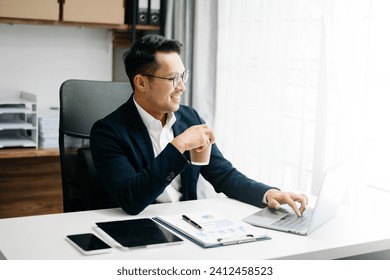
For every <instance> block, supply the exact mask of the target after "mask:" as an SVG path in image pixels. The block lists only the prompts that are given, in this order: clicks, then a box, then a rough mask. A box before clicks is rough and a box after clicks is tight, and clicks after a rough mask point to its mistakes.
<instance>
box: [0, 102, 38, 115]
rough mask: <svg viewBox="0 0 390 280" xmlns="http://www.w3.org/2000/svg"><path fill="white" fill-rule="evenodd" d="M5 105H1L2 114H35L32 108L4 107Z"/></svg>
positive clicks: (0, 111) (0, 112)
mask: <svg viewBox="0 0 390 280" xmlns="http://www.w3.org/2000/svg"><path fill="white" fill-rule="evenodd" d="M2 105H3V104H1V103H0V114H32V113H35V112H33V111H32V110H31V109H30V108H26V107H14V108H11V107H7V108H4V107H2Z"/></svg>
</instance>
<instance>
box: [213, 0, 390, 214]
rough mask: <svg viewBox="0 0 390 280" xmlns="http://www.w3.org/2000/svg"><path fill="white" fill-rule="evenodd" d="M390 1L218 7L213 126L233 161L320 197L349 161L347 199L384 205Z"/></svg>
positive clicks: (388, 192)
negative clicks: (330, 175)
mask: <svg viewBox="0 0 390 280" xmlns="http://www.w3.org/2000/svg"><path fill="white" fill-rule="evenodd" d="M389 36H390V1H388V0H295V1H291V0H246V1H240V0H224V1H219V3H218V37H217V42H218V55H217V76H216V81H217V85H216V114H215V130H216V134H217V142H218V144H219V146H220V147H221V149H222V151H223V152H224V154H225V156H226V157H227V158H229V159H230V160H231V161H232V162H233V163H234V164H235V165H236V167H237V168H238V169H239V170H241V171H243V172H244V173H245V174H247V175H249V176H250V177H252V178H255V179H257V180H259V181H262V182H264V183H268V184H270V185H273V186H278V187H281V188H282V189H291V190H294V191H298V192H307V193H313V194H317V193H318V188H319V185H320V183H321V181H322V177H323V175H324V172H325V170H326V169H327V168H328V167H329V166H332V165H334V164H337V163H340V162H349V163H351V162H352V163H354V167H353V172H354V173H353V176H352V177H350V178H349V183H350V186H349V188H348V191H347V195H346V197H345V199H344V202H345V203H346V204H349V205H351V206H355V207H360V206H365V207H366V206H369V207H370V208H369V209H371V210H372V211H380V210H381V209H384V207H385V206H386V204H387V203H389V202H390V175H389V174H390V172H389V171H390V129H389V128H388V123H389V122H390V83H389V81H390V70H389V67H388V66H389V65H390V51H389V50H390V38H389Z"/></svg>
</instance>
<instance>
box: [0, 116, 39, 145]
mask: <svg viewBox="0 0 390 280" xmlns="http://www.w3.org/2000/svg"><path fill="white" fill-rule="evenodd" d="M15 129H25V130H32V129H37V127H36V126H34V125H33V124H32V123H28V122H25V121H23V120H13V121H1V122H0V131H1V130H15ZM0 141H1V140H0Z"/></svg>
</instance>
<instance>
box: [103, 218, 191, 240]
mask: <svg viewBox="0 0 390 280" xmlns="http://www.w3.org/2000/svg"><path fill="white" fill-rule="evenodd" d="M96 225H97V226H98V227H99V228H100V229H102V230H103V231H104V232H106V233H107V234H108V235H110V236H111V237H112V238H113V239H115V240H116V241H117V242H118V243H119V244H121V245H122V246H123V247H145V246H148V245H157V244H165V243H166V244H169V243H177V242H182V241H183V240H182V239H180V238H179V237H178V236H176V235H175V234H174V233H172V232H170V231H169V230H167V229H165V228H164V227H162V226H161V225H159V224H158V223H156V222H155V221H153V220H152V219H149V218H142V219H132V220H123V221H110V222H99V223H96Z"/></svg>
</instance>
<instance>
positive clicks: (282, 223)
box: [243, 165, 350, 235]
mask: <svg viewBox="0 0 390 280" xmlns="http://www.w3.org/2000/svg"><path fill="white" fill-rule="evenodd" d="M348 174H350V173H349V171H348V170H347V166H346V165H338V166H332V167H330V168H328V169H327V170H326V172H325V174H324V177H323V180H322V184H321V187H320V190H319V194H318V197H317V200H316V203H315V205H314V207H307V208H306V210H305V211H304V212H303V214H302V216H301V217H298V216H297V215H296V214H295V212H294V211H293V210H292V209H291V208H290V207H289V206H288V205H283V206H282V207H281V208H280V209H272V208H269V207H266V208H263V209H262V210H260V211H258V212H256V213H254V214H252V215H250V216H248V217H246V218H244V219H243V221H244V222H247V223H249V224H251V225H254V226H258V227H264V228H269V229H274V230H279V231H284V232H288V233H293V234H299V235H308V234H310V233H312V232H313V231H314V230H316V229H318V228H319V227H320V226H322V225H323V224H325V223H326V222H328V221H329V220H330V219H332V218H333V217H334V216H335V215H336V213H337V210H338V207H339V205H340V204H341V201H342V199H343V196H344V193H345V191H346V188H347V186H348V178H349V175H348Z"/></svg>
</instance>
